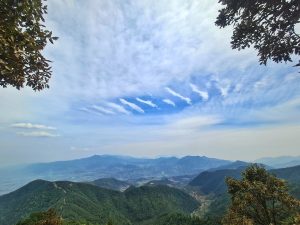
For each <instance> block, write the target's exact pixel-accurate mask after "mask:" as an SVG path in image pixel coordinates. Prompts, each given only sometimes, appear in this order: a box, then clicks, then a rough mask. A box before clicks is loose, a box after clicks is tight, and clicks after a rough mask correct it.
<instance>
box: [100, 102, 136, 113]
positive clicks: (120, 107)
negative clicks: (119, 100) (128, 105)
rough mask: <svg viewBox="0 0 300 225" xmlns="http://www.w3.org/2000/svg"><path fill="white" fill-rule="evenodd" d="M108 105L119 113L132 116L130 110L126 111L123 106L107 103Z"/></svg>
mask: <svg viewBox="0 0 300 225" xmlns="http://www.w3.org/2000/svg"><path fill="white" fill-rule="evenodd" d="M106 105H107V106H108V107H110V108H112V109H114V110H115V111H117V112H119V113H124V114H127V115H129V114H130V112H129V111H128V110H126V109H125V108H124V107H123V106H121V105H119V104H116V103H114V102H107V103H106Z"/></svg>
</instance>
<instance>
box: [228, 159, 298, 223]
mask: <svg viewBox="0 0 300 225" xmlns="http://www.w3.org/2000/svg"><path fill="white" fill-rule="evenodd" d="M226 183H227V185H228V193H229V194H230V195H231V206H230V208H229V210H228V212H227V214H226V215H225V217H224V219H223V224H224V225H232V224H241V225H242V224H245V225H248V224H249V225H270V224H272V225H279V224H280V225H281V224H282V225H283V224H291V225H292V224H299V222H300V221H299V215H300V202H299V201H298V200H297V199H295V198H293V197H292V196H291V195H290V194H289V193H288V187H287V184H286V182H285V181H284V180H281V179H279V178H276V177H275V176H274V175H272V174H270V173H269V172H267V170H266V169H265V168H262V167H259V166H257V165H252V166H250V167H248V168H247V169H246V170H245V171H244V172H243V174H242V179H241V180H236V179H233V178H227V180H226ZM297 221H298V222H297Z"/></svg>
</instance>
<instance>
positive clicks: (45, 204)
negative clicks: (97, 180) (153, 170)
mask: <svg viewBox="0 0 300 225" xmlns="http://www.w3.org/2000/svg"><path fill="white" fill-rule="evenodd" d="M197 207H198V202H197V201H196V200H195V199H193V198H192V197H191V196H189V195H188V194H186V193H184V192H182V191H180V190H178V189H174V188H170V187H167V186H157V187H149V186H144V187H139V188H135V187H131V188H129V189H128V190H126V191H125V192H118V191H113V190H108V189H103V188H99V187H97V186H95V185H90V184H84V183H74V182H67V181H60V182H48V181H44V180H36V181H33V182H31V183H29V184H28V185H26V186H24V187H22V188H20V189H19V190H17V191H15V192H12V193H10V194H7V195H4V196H1V197H0V224H1V225H12V224H15V223H16V222H17V221H19V220H20V219H22V218H25V217H27V216H29V215H30V214H31V213H33V212H36V211H46V210H47V209H48V208H53V209H55V210H56V211H57V212H58V214H59V215H61V216H62V218H64V219H69V220H73V221H77V222H83V223H85V222H90V223H92V224H105V223H107V222H108V221H109V220H112V221H113V222H114V223H116V224H118V225H122V224H142V223H143V222H144V221H147V220H149V219H153V218H156V217H159V216H161V215H164V214H168V213H171V212H179V213H183V214H185V213H191V212H192V211H193V210H194V209H196V208H197Z"/></svg>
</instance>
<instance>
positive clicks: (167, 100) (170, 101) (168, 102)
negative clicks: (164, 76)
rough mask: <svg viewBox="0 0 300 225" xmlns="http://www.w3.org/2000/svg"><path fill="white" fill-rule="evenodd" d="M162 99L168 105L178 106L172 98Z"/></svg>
mask: <svg viewBox="0 0 300 225" xmlns="http://www.w3.org/2000/svg"><path fill="white" fill-rule="evenodd" d="M162 101H163V102H164V103H166V104H168V105H172V106H174V107H175V106H176V105H175V103H174V102H173V101H172V100H170V99H167V98H166V99H163V100H162Z"/></svg>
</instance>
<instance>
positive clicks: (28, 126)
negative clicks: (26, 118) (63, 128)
mask: <svg viewBox="0 0 300 225" xmlns="http://www.w3.org/2000/svg"><path fill="white" fill-rule="evenodd" d="M11 127H13V128H22V129H38V130H56V128H55V127H50V126H46V125H43V124H32V123H14V124H12V125H11Z"/></svg>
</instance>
